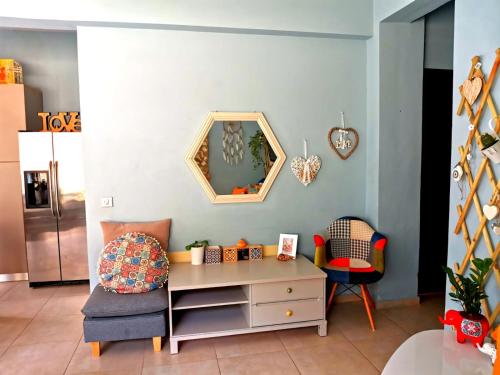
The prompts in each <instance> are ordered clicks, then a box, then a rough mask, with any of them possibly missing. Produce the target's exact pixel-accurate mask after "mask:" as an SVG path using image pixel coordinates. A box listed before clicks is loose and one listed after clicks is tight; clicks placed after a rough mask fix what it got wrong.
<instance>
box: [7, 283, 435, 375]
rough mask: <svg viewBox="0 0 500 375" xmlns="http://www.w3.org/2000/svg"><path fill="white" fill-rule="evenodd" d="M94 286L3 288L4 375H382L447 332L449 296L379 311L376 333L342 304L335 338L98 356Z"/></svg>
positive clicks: (276, 336) (107, 351) (272, 336)
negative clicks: (407, 349)
mask: <svg viewBox="0 0 500 375" xmlns="http://www.w3.org/2000/svg"><path fill="white" fill-rule="evenodd" d="M87 296H88V285H80V286H65V287H49V288H41V289H30V288H29V287H28V285H27V283H25V282H17V283H0V373H1V374H2V375H8V374H16V375H21V374H36V375H42V374H50V375H52V374H121V375H129V374H141V373H142V374H148V375H152V374H182V375H196V374H204V375H205V374H206V375H210V374H252V375H257V374H287V375H288V374H315V375H318V374H343V375H349V374H357V375H364V374H378V373H380V371H381V370H382V369H383V367H384V365H385V363H386V361H387V360H388V359H389V357H390V356H391V354H392V353H393V352H394V350H396V348H397V347H398V346H399V345H400V344H401V343H402V342H403V341H404V340H406V339H407V338H408V337H409V336H410V335H411V334H414V333H416V332H419V331H422V330H426V329H436V328H441V326H440V324H439V323H438V321H437V317H436V316H437V315H438V314H441V313H442V311H443V308H444V307H443V302H442V298H432V299H428V300H424V301H423V302H422V304H421V305H419V306H412V307H399V308H391V309H384V310H378V311H376V312H375V322H376V325H377V330H376V331H375V332H372V331H371V330H370V328H369V324H368V320H367V317H366V314H365V311H364V308H363V305H362V304H361V303H357V302H353V303H339V304H336V305H334V306H333V308H332V310H331V313H330V314H329V317H328V321H329V325H328V336H327V337H319V336H318V335H317V330H316V329H315V328H302V329H294V330H286V331H278V332H270V333H257V334H252V335H241V336H232V337H222V338H216V339H209V340H198V341H188V342H184V343H181V344H180V347H179V349H180V352H179V354H177V355H170V354H169V348H168V343H166V344H165V345H164V347H163V350H162V352H161V353H154V352H153V347H152V342H151V340H134V341H127V342H115V343H105V344H104V345H102V355H101V357H100V358H92V357H91V355H90V347H89V345H88V344H85V343H84V342H83V340H82V315H81V313H80V309H81V307H82V305H83V304H84V303H85V301H86V299H87Z"/></svg>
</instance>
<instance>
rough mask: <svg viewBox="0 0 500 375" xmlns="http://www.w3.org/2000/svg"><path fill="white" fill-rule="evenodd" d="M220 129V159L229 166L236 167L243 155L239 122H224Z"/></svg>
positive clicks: (241, 129)
mask: <svg viewBox="0 0 500 375" xmlns="http://www.w3.org/2000/svg"><path fill="white" fill-rule="evenodd" d="M222 127H223V130H222V157H223V158H224V161H225V162H226V163H228V164H229V165H237V164H239V162H240V161H242V160H243V154H244V152H243V145H244V143H243V127H242V126H241V121H224V122H223V123H222Z"/></svg>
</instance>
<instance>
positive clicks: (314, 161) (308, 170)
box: [292, 155, 321, 186]
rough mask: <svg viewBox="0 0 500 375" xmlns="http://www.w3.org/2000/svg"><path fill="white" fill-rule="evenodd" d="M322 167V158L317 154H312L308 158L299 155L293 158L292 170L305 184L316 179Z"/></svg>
mask: <svg viewBox="0 0 500 375" xmlns="http://www.w3.org/2000/svg"><path fill="white" fill-rule="evenodd" d="M320 168H321V159H320V158H319V157H318V156H316V155H311V156H309V157H308V158H307V159H304V158H303V157H301V156H297V157H295V158H293V160H292V172H293V174H294V175H295V177H297V179H298V180H299V181H300V182H302V184H304V186H307V185H309V184H310V183H311V182H313V181H314V180H315V179H316V176H317V175H318V171H319V169H320Z"/></svg>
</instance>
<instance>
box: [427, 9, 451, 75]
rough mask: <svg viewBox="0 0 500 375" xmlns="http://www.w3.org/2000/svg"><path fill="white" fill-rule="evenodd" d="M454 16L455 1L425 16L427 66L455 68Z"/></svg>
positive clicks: (432, 67)
mask: <svg viewBox="0 0 500 375" xmlns="http://www.w3.org/2000/svg"><path fill="white" fill-rule="evenodd" d="M454 16H455V2H453V1H452V2H449V3H448V4H445V5H443V6H442V7H441V8H439V9H436V10H435V11H434V12H432V13H429V14H428V15H426V16H425V53H424V67H425V68H429V69H448V70H452V69H453V20H454Z"/></svg>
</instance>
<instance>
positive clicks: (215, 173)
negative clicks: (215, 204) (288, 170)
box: [208, 121, 264, 194]
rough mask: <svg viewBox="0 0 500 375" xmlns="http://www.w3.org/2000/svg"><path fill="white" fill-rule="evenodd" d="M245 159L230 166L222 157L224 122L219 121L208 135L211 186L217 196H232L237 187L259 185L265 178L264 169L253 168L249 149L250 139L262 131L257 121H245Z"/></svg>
mask: <svg viewBox="0 0 500 375" xmlns="http://www.w3.org/2000/svg"><path fill="white" fill-rule="evenodd" d="M241 126H242V128H243V159H242V160H241V161H240V162H239V163H238V164H236V165H235V164H233V165H230V164H228V163H226V162H225V161H224V158H223V157H222V134H223V132H222V122H221V121H217V122H215V123H214V125H213V126H212V129H210V132H209V133H208V145H209V146H208V147H209V151H208V165H209V168H210V177H211V180H210V184H211V185H212V188H213V189H214V190H215V192H216V193H217V194H231V192H232V191H233V188H234V187H236V186H240V187H241V186H247V185H249V184H257V183H258V182H259V181H260V180H261V179H262V178H264V167H263V166H262V165H259V166H258V167H257V168H254V166H253V158H252V154H251V153H250V148H249V147H248V142H250V138H251V137H252V136H253V135H255V133H256V132H257V131H258V130H260V126H259V124H257V122H255V121H243V122H242V123H241Z"/></svg>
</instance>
